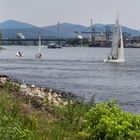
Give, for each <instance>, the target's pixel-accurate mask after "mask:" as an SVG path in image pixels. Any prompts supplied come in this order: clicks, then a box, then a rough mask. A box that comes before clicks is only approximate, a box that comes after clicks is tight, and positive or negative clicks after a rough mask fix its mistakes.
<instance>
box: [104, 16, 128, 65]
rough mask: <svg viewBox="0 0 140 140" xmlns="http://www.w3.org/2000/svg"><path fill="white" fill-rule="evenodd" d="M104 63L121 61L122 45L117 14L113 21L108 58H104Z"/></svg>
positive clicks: (123, 59)
mask: <svg viewBox="0 0 140 140" xmlns="http://www.w3.org/2000/svg"><path fill="white" fill-rule="evenodd" d="M104 62H106V63H123V62H125V58H124V45H123V36H122V30H121V26H120V25H119V15H118V17H117V19H116V22H115V27H114V33H113V40H112V47H111V53H110V55H108V58H107V59H105V60H104Z"/></svg>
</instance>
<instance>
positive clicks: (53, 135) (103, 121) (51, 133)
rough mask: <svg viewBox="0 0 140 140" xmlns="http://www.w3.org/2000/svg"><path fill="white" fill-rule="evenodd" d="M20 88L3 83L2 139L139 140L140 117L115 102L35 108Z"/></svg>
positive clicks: (0, 103)
mask: <svg viewBox="0 0 140 140" xmlns="http://www.w3.org/2000/svg"><path fill="white" fill-rule="evenodd" d="M20 92H21V91H20V88H19V86H18V85H16V84H14V85H13V83H11V82H7V83H5V84H0V140H139V139H140V115H135V114H132V113H128V112H125V111H123V110H122V109H121V108H120V107H118V105H117V104H116V102H115V101H113V100H112V101H110V102H107V103H98V104H94V103H92V102H90V104H86V105H85V104H83V103H78V102H74V101H73V102H71V101H69V102H68V104H67V105H65V106H63V107H62V106H61V107H56V106H54V105H53V104H49V103H48V102H45V101H44V104H45V109H41V108H38V109H37V108H35V107H34V106H33V105H32V101H31V99H29V98H28V97H26V98H24V97H20V96H19V95H20Z"/></svg>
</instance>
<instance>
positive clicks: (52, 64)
mask: <svg viewBox="0 0 140 140" xmlns="http://www.w3.org/2000/svg"><path fill="white" fill-rule="evenodd" d="M3 47H4V48H6V50H2V51H0V74H7V75H9V76H10V77H11V78H14V79H17V80H19V81H22V82H24V83H28V84H34V85H38V86H43V87H49V88H54V89H59V90H63V91H66V92H71V93H73V94H75V95H76V96H78V97H82V98H84V99H85V100H89V99H90V98H91V97H92V96H93V95H95V100H96V102H99V101H109V100H110V99H112V98H115V99H117V100H118V102H119V103H120V105H121V107H122V108H123V109H125V110H126V111H131V112H135V113H140V49H132V48H127V49H125V57H126V63H124V64H110V63H104V62H103V60H104V58H105V57H107V55H108V53H109V52H110V49H109V48H82V47H81V48H80V47H76V48H62V49H47V48H46V47H43V48H42V52H43V58H42V59H41V60H39V59H35V54H36V52H37V47H33V46H30V47H29V46H28V47H25V46H3ZM19 50H20V51H23V52H24V57H22V58H19V57H16V52H17V51H19Z"/></svg>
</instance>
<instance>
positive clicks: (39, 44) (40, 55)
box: [36, 36, 42, 58]
mask: <svg viewBox="0 0 140 140" xmlns="http://www.w3.org/2000/svg"><path fill="white" fill-rule="evenodd" d="M41 47H42V46H41V36H39V42H38V53H37V54H36V58H41V57H42V54H41Z"/></svg>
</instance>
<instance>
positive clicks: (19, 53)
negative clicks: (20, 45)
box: [16, 51, 24, 57]
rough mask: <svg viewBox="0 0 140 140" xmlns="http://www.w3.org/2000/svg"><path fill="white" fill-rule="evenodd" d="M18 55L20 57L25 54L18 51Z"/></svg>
mask: <svg viewBox="0 0 140 140" xmlns="http://www.w3.org/2000/svg"><path fill="white" fill-rule="evenodd" d="M16 56H18V57H23V56H24V54H23V52H20V51H18V52H17V53H16Z"/></svg>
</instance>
